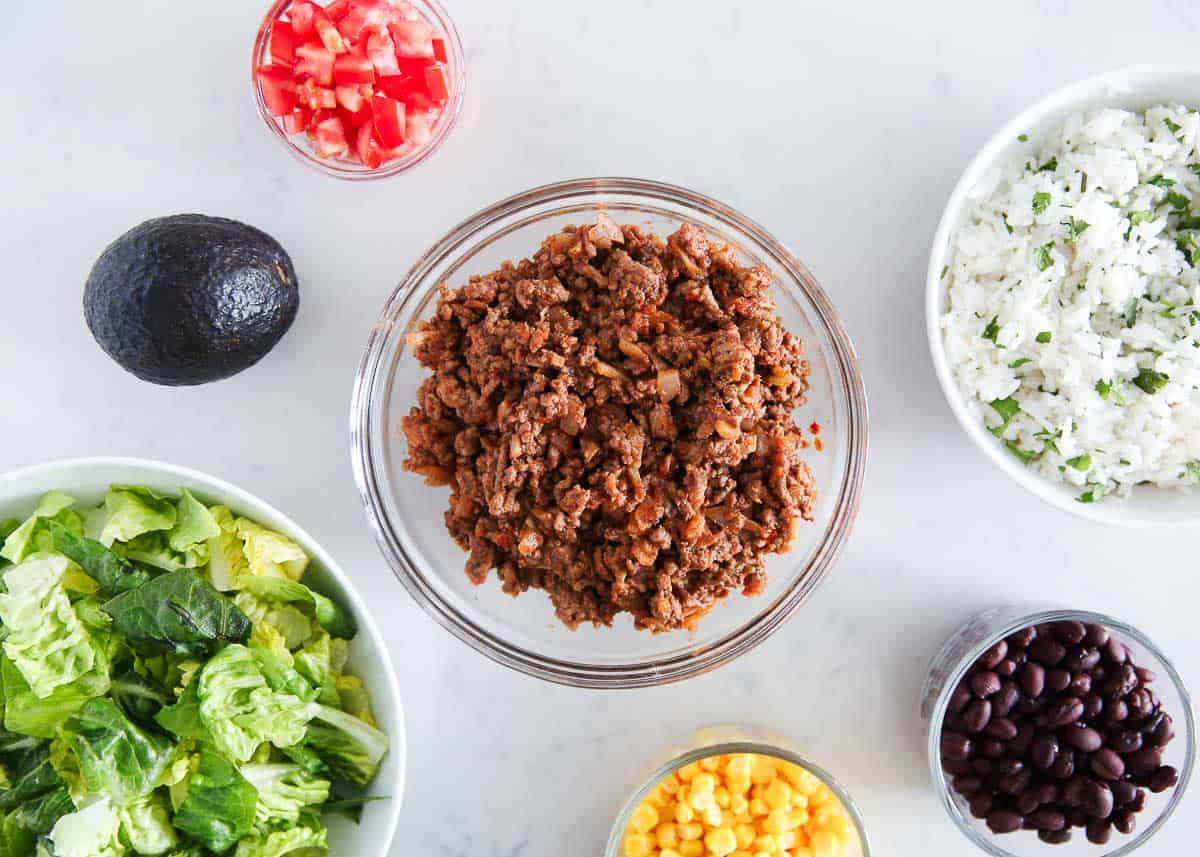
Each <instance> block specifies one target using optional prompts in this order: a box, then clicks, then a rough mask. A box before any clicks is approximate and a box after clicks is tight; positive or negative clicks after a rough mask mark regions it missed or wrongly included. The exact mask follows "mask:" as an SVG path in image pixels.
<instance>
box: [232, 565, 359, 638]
mask: <svg viewBox="0 0 1200 857" xmlns="http://www.w3.org/2000/svg"><path fill="white" fill-rule="evenodd" d="M242 589H244V590H245V591H247V592H250V593H252V594H254V595H256V596H258V597H259V598H261V599H263V600H264V601H271V602H275V603H277V604H302V605H304V606H306V607H308V608H310V609H311V610H312V611H313V615H314V616H315V617H316V619H317V622H318V623H320V625H321V627H322V628H324V629H325V630H326V631H328V632H329V634H330V635H332V636H334V637H341V638H344V639H347V640H349V639H352V638H353V637H354V635H355V634H357V633H358V625H357V624H356V623H355V621H354V617H353V616H352V615H351V614H350V613H349V612H348V611H345V610H343V609H342V608H341V607H339V606H338V605H337V604H336V603H334V602H333V601H332V600H330V599H329V598H326V597H325V596H324V595H321V594H319V593H317V592H313V591H312V590H311V589H309V588H308V587H307V586H305V585H304V584H303V583H299V582H297V581H295V580H287V579H285V578H280V577H263V576H261V575H248V576H246V577H244V578H243V579H242Z"/></svg>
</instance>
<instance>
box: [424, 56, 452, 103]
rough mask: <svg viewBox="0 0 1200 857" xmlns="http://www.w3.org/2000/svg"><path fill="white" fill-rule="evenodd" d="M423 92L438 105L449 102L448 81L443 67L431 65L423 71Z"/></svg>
mask: <svg viewBox="0 0 1200 857" xmlns="http://www.w3.org/2000/svg"><path fill="white" fill-rule="evenodd" d="M425 90H426V91H427V92H428V93H429V97H430V98H432V99H433V100H434V101H436V102H437V103H439V104H445V103H446V102H447V101H449V100H450V81H449V80H448V79H447V77H446V67H445V66H444V65H431V66H429V68H427V69H425Z"/></svg>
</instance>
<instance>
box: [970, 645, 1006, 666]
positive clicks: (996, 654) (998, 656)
mask: <svg viewBox="0 0 1200 857" xmlns="http://www.w3.org/2000/svg"><path fill="white" fill-rule="evenodd" d="M1007 654H1008V643H1006V642H1004V641H1003V640H1001V641H1000V642H998V643H996V644H995V645H994V646H992V647H991V648H990V649H988V650H987V651H986V652H984V653H983V655H981V656H980V658H979V660H978V661H977V663H976V665H977V666H978V667H979V668H980V669H985V670H990V669H991V668H992V667H994V666H995V665H996V664H998V663H1000V662H1001V661H1002V660H1004V656H1005V655H1007Z"/></svg>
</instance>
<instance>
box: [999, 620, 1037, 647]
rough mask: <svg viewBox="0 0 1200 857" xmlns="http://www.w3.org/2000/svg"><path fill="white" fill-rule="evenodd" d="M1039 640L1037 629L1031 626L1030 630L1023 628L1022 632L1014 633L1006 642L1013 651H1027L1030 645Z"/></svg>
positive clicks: (1006, 638)
mask: <svg viewBox="0 0 1200 857" xmlns="http://www.w3.org/2000/svg"><path fill="white" fill-rule="evenodd" d="M1036 639H1037V628H1036V627H1034V626H1033V625H1030V626H1029V627H1028V628H1022V629H1021V630H1020V631H1013V632H1012V633H1011V634H1009V635H1008V636H1007V637H1005V640H1006V641H1007V642H1008V647H1009V649H1010V650H1012V649H1026V648H1028V647H1029V644H1030V643H1032V642H1033V641H1034V640H1036Z"/></svg>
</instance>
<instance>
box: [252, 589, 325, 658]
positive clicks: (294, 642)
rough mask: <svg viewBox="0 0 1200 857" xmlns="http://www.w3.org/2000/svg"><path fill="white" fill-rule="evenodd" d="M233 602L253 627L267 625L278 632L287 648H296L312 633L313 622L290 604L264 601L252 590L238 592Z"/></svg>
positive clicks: (310, 636)
mask: <svg viewBox="0 0 1200 857" xmlns="http://www.w3.org/2000/svg"><path fill="white" fill-rule="evenodd" d="M233 603H234V604H236V605H237V606H238V609H239V610H241V611H242V612H243V613H245V614H246V616H247V617H249V619H250V621H251V623H252V624H253V625H254V627H256V628H257V627H259V626H264V625H269V626H271V628H272V629H273V630H274V631H276V632H278V633H279V634H280V635H281V636H282V637H283V640H284V645H286V646H287V647H288V648H289V649H298V648H300V647H301V646H303V645H304V644H306V643H307V642H308V641H309V640H311V639H312V635H313V623H312V622H311V621H310V620H309V618H308V617H307V616H305V615H304V613H303V612H302V611H300V610H299V609H297V608H296V607H293V606H292V605H291V604H276V603H274V602H271V601H264V600H263V599H262V598H259V597H258V596H257V595H255V594H254V593H252V592H239V593H238V594H237V595H235V596H234V599H233Z"/></svg>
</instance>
